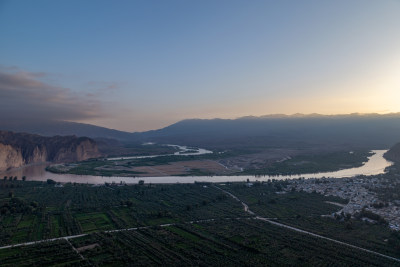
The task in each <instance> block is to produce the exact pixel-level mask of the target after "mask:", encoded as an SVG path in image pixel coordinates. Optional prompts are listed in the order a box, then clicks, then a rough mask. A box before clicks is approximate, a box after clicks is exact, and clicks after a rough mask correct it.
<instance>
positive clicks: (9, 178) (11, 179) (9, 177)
mask: <svg viewBox="0 0 400 267" xmlns="http://www.w3.org/2000/svg"><path fill="white" fill-rule="evenodd" d="M7 179H8V180H9V181H17V180H18V176H4V177H3V180H4V181H7ZM25 180H26V176H22V181H25Z"/></svg>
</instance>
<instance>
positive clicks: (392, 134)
mask: <svg viewBox="0 0 400 267" xmlns="http://www.w3.org/2000/svg"><path fill="white" fill-rule="evenodd" d="M0 129H1V130H11V131H17V132H28V133H35V134H40V135H45V136H53V135H76V136H87V137H91V138H102V139H115V140H118V141H121V142H125V143H141V142H148V141H152V142H159V143H174V144H182V145H192V146H203V147H208V148H219V147H220V148H223V147H232V146H234V147H245V146H258V145H259V146H267V147H268V146H275V147H276V146H278V147H287V146H298V147H299V146H300V147H301V146H303V145H305V146H307V145H309V144H312V145H340V146H352V147H368V148H370V149H374V148H388V147H391V146H392V145H393V144H395V143H397V142H398V141H399V140H400V113H393V114H385V115H380V114H348V115H320V114H310V115H304V114H295V115H291V116H288V115H281V114H278V115H267V116H261V117H253V116H248V117H242V118H238V119H188V120H183V121H179V122H177V123H174V124H172V125H170V126H167V127H165V128H162V129H158V130H152V131H146V132H135V133H130V132H124V131H119V130H114V129H108V128H105V127H100V126H95V125H90V124H83V123H76V122H66V121H45V120H43V121H35V122H13V123H5V122H4V123H3V122H0Z"/></svg>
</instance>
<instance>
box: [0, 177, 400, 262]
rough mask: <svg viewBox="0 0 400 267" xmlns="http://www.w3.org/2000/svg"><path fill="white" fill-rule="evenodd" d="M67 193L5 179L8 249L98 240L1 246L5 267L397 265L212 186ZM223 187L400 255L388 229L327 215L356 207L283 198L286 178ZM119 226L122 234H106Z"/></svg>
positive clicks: (299, 196)
mask: <svg viewBox="0 0 400 267" xmlns="http://www.w3.org/2000/svg"><path fill="white" fill-rule="evenodd" d="M59 186H60V185H58V184H56V185H54V184H48V183H47V182H27V181H25V182H24V181H14V180H12V181H9V180H2V181H0V188H1V190H0V211H1V216H0V243H1V245H0V246H4V245H9V244H18V243H22V242H27V241H35V240H43V239H49V238H54V237H64V236H71V235H79V234H82V233H85V234H88V235H85V236H82V237H77V238H72V239H69V240H68V241H66V240H64V239H62V240H58V241H53V242H43V243H39V244H37V245H29V246H21V247H15V248H7V249H0V262H1V265H2V266H27V265H33V266H50V265H59V266H68V265H69V266H70V265H74V266H88V265H96V266H107V265H112V266H124V265H125V266H126V265H131V264H134V265H179V266H182V265H202V266H205V265H235V266H242V265H243V266H265V265H276V266H281V265H332V264H337V263H338V262H340V263H343V264H344V265H351V266H354V265H364V266H368V265H391V264H392V265H393V264H394V263H395V262H393V261H391V260H388V259H385V258H382V257H379V256H377V255H373V254H370V253H367V252H364V251H361V250H357V249H353V248H350V247H344V246H343V245H340V244H337V243H333V242H331V241H327V240H323V239H319V238H317V237H313V236H309V235H306V234H302V233H298V232H295V231H291V230H288V229H285V228H282V227H278V226H275V225H272V224H270V223H268V222H263V221H260V220H257V219H255V217H254V216H251V215H250V214H249V213H246V212H244V210H243V206H242V205H241V203H240V202H238V201H236V200H235V199H233V198H232V197H230V196H229V195H227V194H226V193H224V192H223V191H221V190H220V189H218V188H217V187H215V186H214V185H212V184H208V183H196V184H173V185H150V184H143V185H132V186H126V185H119V184H118V185H117V184H114V185H105V186H91V185H80V184H65V185H64V186H62V187H59ZM217 186H218V187H219V188H221V189H223V190H227V191H228V192H231V193H233V194H234V195H235V196H237V197H239V198H240V199H241V200H242V201H244V202H245V203H247V204H248V205H249V208H250V209H251V210H252V211H253V212H255V213H256V214H257V215H259V216H263V217H268V218H273V220H276V221H278V222H281V223H285V224H287V225H292V226H295V227H298V228H300V229H304V230H308V231H310V232H313V233H317V234H321V235H323V236H327V237H331V238H335V239H337V240H341V241H344V242H347V243H350V244H353V245H357V246H361V247H364V248H368V249H371V250H374V251H377V252H381V253H384V254H387V255H392V256H395V257H400V235H399V234H398V233H396V232H392V231H391V230H390V229H389V228H387V227H386V226H384V225H378V224H377V225H369V224H367V223H365V222H362V221H359V220H355V219H346V218H345V219H340V220H339V219H338V220H336V219H333V218H325V217H322V216H321V215H326V214H331V213H333V212H337V211H338V209H339V208H338V207H337V206H335V205H333V204H330V203H327V201H329V202H337V203H346V202H347V200H344V199H340V198H337V197H324V196H322V195H319V194H316V193H311V194H308V193H304V192H287V193H280V192H282V189H283V188H284V187H285V186H286V182H285V181H271V182H269V183H258V182H256V183H254V185H253V186H251V187H249V186H247V184H246V183H227V184H225V185H223V184H219V185H217ZM10 192H12V194H11V195H10ZM277 192H278V193H277ZM132 227H134V228H135V229H130V228H132ZM136 227H139V228H136ZM116 229H122V231H118V232H106V231H108V230H116ZM123 229H125V230H123ZM126 229H130V230H126ZM74 249H77V250H74ZM77 251H78V252H79V253H78V252H77Z"/></svg>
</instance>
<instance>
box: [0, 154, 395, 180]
mask: <svg viewBox="0 0 400 267" xmlns="http://www.w3.org/2000/svg"><path fill="white" fill-rule="evenodd" d="M386 151H387V150H373V151H372V152H374V154H373V155H372V156H370V157H369V158H368V161H367V162H366V163H365V164H364V165H362V166H361V167H356V168H349V169H343V170H339V171H335V172H325V173H311V174H301V175H291V176H288V175H282V176H261V177H259V176H258V177H254V176H252V175H238V176H162V177H136V178H135V177H117V176H113V177H105V176H93V175H74V174H55V173H51V172H47V171H46V170H45V167H46V165H48V164H38V165H31V166H26V167H23V168H19V169H15V170H11V171H8V172H4V173H1V174H0V175H1V176H6V175H7V176H17V177H18V179H21V177H22V176H26V180H27V181H29V180H31V181H46V180H47V179H52V180H54V181H56V182H60V183H68V182H76V183H88V184H104V183H105V182H108V183H112V182H115V183H120V182H123V183H127V184H135V183H138V181H139V180H143V181H144V182H145V183H154V184H163V183H167V184H169V183H194V182H195V181H197V182H241V181H246V180H247V179H250V180H252V181H254V180H258V181H267V180H268V179H276V180H284V179H297V178H300V177H304V178H306V179H308V178H323V177H331V178H345V177H354V176H358V175H377V174H383V173H384V171H385V168H386V167H389V166H391V165H392V164H393V163H392V162H390V161H387V160H386V159H385V158H384V157H383V154H384V153H385V152H386Z"/></svg>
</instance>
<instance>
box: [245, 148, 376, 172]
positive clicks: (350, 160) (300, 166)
mask: <svg viewBox="0 0 400 267" xmlns="http://www.w3.org/2000/svg"><path fill="white" fill-rule="evenodd" d="M371 155H372V154H371V152H369V151H354V152H353V153H349V152H344V151H343V152H335V153H328V154H315V155H300V156H296V157H294V158H291V159H288V160H285V161H283V162H276V163H274V164H273V165H271V166H269V167H266V168H262V169H247V170H244V172H242V174H255V175H295V174H304V173H318V172H331V171H338V170H341V169H346V168H353V167H360V166H362V164H363V163H364V162H366V161H368V157H369V156H371Z"/></svg>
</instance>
